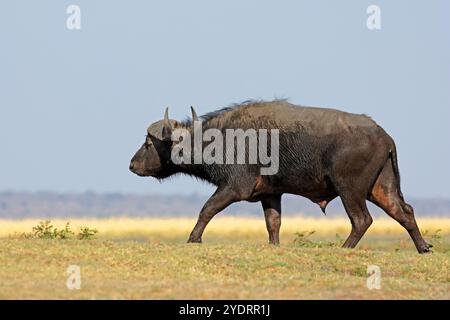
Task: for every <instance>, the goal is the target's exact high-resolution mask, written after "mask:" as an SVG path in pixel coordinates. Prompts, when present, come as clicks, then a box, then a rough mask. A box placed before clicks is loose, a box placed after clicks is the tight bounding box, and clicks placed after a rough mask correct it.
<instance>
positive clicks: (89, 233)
mask: <svg viewBox="0 0 450 320" xmlns="http://www.w3.org/2000/svg"><path fill="white" fill-rule="evenodd" d="M96 233H98V230H97V229H91V228H88V227H81V228H80V232H79V233H78V239H80V240H90V239H92V238H94V236H95V234H96Z"/></svg>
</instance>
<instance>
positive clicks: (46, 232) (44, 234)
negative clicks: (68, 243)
mask: <svg viewBox="0 0 450 320" xmlns="http://www.w3.org/2000/svg"><path fill="white" fill-rule="evenodd" d="M97 232H98V231H97V230H96V229H91V228H88V227H81V228H80V231H79V232H78V234H75V232H73V231H72V230H71V229H70V222H67V223H66V225H65V227H64V229H61V230H59V229H58V228H55V227H54V226H53V225H52V224H51V221H50V220H45V221H41V222H39V224H38V225H37V226H34V227H33V228H32V231H31V232H29V233H23V234H22V237H23V238H26V239H59V240H64V239H73V238H77V239H79V240H90V239H92V238H93V237H94V236H95V234H96V233H97Z"/></svg>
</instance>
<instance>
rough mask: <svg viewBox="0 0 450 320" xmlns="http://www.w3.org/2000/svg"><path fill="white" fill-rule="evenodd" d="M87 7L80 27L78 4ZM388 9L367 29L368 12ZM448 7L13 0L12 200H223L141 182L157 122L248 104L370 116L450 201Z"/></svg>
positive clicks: (7, 107)
mask: <svg viewBox="0 0 450 320" xmlns="http://www.w3.org/2000/svg"><path fill="white" fill-rule="evenodd" d="M70 4H77V5H79V6H80V8H81V30H72V31H70V30H68V29H67V28H66V18H67V17H68V15H67V14H66V8H67V6H68V5H70ZM370 4H377V5H379V6H380V8H381V19H382V29H381V30H377V31H371V30H368V29H367V27H366V19H367V14H366V9H367V7H368V6H369V5H370ZM449 12H450V2H448V1H444V0H442V1H438V0H436V1H433V2H427V1H411V0H409V1H406V0H403V1H402V0H397V1H386V0H384V1H375V0H373V1H364V0H352V1H350V0H347V1H339V2H338V1H324V0H314V1H312V0H310V1H298V0H295V1H294V0H293V1H277V2H275V1H264V0H263V1H262V0H246V1H237V0H229V1H206V0H201V1H200V0H191V1H181V0H180V1H106V0H97V1H77V0H73V1H60V0H54V1H49V0H41V1H31V0H29V1H20V0H19V1H12V0H9V1H2V2H1V4H0V41H1V47H0V48H1V50H0V88H1V89H0V146H1V150H2V151H1V154H0V190H28V191H36V190H51V191H57V192H65V191H86V190H92V191H97V192H130V193H132V192H139V193H147V192H159V193H177V192H183V193H190V192H197V193H210V192H211V191H212V188H211V187H209V186H207V185H206V184H204V183H201V182H196V181H195V180H192V179H191V178H187V177H185V178H182V177H177V178H174V179H170V180H169V181H166V182H164V183H163V184H160V183H158V182H157V181H155V180H152V179H149V178H147V179H145V178H139V177H137V176H134V175H132V174H131V173H130V172H129V171H128V169H127V168H128V164H129V160H130V158H131V156H132V155H133V154H134V152H135V151H136V149H137V148H138V147H139V145H140V144H141V143H142V142H143V139H144V135H145V133H146V127H147V125H148V124H149V123H151V122H153V121H156V120H158V119H160V118H162V115H163V111H164V108H165V107H166V106H169V107H170V115H171V117H172V118H176V119H177V118H178V119H179V118H185V117H186V116H188V115H189V113H190V111H189V106H190V105H194V106H195V107H196V109H197V112H198V113H200V114H202V113H205V112H208V111H211V110H214V109H216V108H219V107H222V106H226V105H228V104H231V103H234V102H239V101H243V100H246V99H250V98H255V99H272V98H274V97H287V98H289V99H290V100H291V101H292V102H294V103H298V104H305V105H314V106H324V107H334V108H339V109H343V110H346V111H349V112H357V113H367V114H369V115H371V116H372V117H373V118H374V119H375V120H376V121H377V122H378V123H379V124H380V125H382V126H383V127H384V128H385V129H386V130H387V131H388V132H389V133H390V134H391V135H392V136H393V137H394V139H395V140H396V142H397V147H398V152H399V162H400V170H401V174H402V185H403V191H404V193H405V195H406V196H407V197H450V188H448V181H449V180H450V170H449V169H448V164H449V163H450V148H449V147H450V143H449V139H450V125H449V124H448V121H449V119H450V90H449V89H450V41H449V30H450V20H449V19H448V14H449Z"/></svg>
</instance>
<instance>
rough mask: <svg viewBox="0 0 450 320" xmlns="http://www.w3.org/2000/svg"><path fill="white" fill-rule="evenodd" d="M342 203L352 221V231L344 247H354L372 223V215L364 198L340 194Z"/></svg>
mask: <svg viewBox="0 0 450 320" xmlns="http://www.w3.org/2000/svg"><path fill="white" fill-rule="evenodd" d="M341 199H342V203H343V204H344V208H345V211H346V212H347V214H348V217H349V218H350V221H351V223H352V231H351V232H350V235H349V236H348V238H347V240H345V242H344V245H343V247H344V248H354V247H356V245H357V244H358V242H359V240H361V238H362V236H363V235H364V233H366V231H367V229H369V227H370V225H371V224H372V217H371V216H370V213H369V210H368V209H367V205H366V201H365V199H364V198H363V199H359V197H354V196H353V197H352V196H350V197H346V196H341Z"/></svg>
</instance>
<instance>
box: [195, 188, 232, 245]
mask: <svg viewBox="0 0 450 320" xmlns="http://www.w3.org/2000/svg"><path fill="white" fill-rule="evenodd" d="M237 200H238V198H237V197H236V194H235V192H234V191H233V190H231V189H230V188H228V187H225V188H220V187H219V188H218V189H217V190H216V192H214V194H213V195H212V196H211V197H210V198H209V199H208V201H206V203H205V205H204V206H203V208H202V210H201V211H200V214H199V217H198V220H197V224H196V225H195V227H194V229H193V230H192V232H191V235H190V236H189V240H188V242H198V243H200V242H202V234H203V231H204V230H205V228H206V225H207V224H208V223H209V221H211V219H212V218H213V217H214V216H215V215H216V214H217V213H219V212H220V211H222V210H223V209H225V208H226V207H228V206H229V205H230V204H232V203H233V202H236V201H237Z"/></svg>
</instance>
